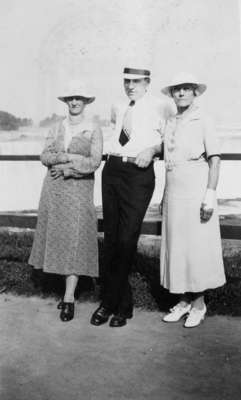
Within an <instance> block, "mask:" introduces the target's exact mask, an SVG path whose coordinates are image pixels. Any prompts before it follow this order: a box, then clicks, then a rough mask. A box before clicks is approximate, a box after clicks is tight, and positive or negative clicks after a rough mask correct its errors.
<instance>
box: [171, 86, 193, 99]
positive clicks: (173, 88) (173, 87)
mask: <svg viewBox="0 0 241 400" xmlns="http://www.w3.org/2000/svg"><path fill="white" fill-rule="evenodd" d="M186 85H188V86H190V87H191V88H192V91H193V94H194V96H197V92H196V91H197V88H198V85H196V84H195V83H182V84H180V85H176V86H171V87H170V89H169V90H170V94H171V96H172V97H173V92H174V90H175V88H178V87H180V88H181V87H183V86H186Z"/></svg>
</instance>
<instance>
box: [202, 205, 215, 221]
mask: <svg viewBox="0 0 241 400" xmlns="http://www.w3.org/2000/svg"><path fill="white" fill-rule="evenodd" d="M212 215H213V208H206V204H204V203H202V204H201V208H200V220H201V222H208V221H209V220H210V218H211V216H212Z"/></svg>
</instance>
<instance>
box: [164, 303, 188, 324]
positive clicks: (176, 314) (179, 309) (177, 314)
mask: <svg viewBox="0 0 241 400" xmlns="http://www.w3.org/2000/svg"><path fill="white" fill-rule="evenodd" d="M190 310H191V304H187V305H186V306H184V307H183V306H181V305H180V304H179V303H178V304H177V305H176V306H175V307H173V308H171V309H170V313H169V314H166V315H165V316H164V317H163V318H162V320H163V321H164V322H177V321H179V320H180V319H181V318H182V317H183V316H184V315H185V314H188V313H189V311H190Z"/></svg>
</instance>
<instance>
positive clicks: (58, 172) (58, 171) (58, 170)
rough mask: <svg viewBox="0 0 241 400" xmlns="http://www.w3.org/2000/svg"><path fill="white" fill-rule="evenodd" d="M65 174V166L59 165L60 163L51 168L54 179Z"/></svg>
mask: <svg viewBox="0 0 241 400" xmlns="http://www.w3.org/2000/svg"><path fill="white" fill-rule="evenodd" d="M63 174H64V171H63V168H62V167H60V166H58V165H54V166H53V167H51V169H50V175H51V177H52V178H53V179H57V178H59V177H60V176H61V175H63Z"/></svg>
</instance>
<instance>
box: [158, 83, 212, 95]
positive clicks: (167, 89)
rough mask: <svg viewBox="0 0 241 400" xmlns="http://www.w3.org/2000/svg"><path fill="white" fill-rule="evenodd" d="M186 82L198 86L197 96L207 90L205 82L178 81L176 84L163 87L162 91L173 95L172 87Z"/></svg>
mask: <svg viewBox="0 0 241 400" xmlns="http://www.w3.org/2000/svg"><path fill="white" fill-rule="evenodd" d="M185 84H191V85H195V86H197V89H196V95H197V96H201V94H203V93H204V92H205V90H206V89H207V85H205V84H204V83H196V82H181V83H178V84H176V85H170V86H166V87H164V88H163V89H161V92H162V93H163V94H165V95H166V96H169V97H172V94H171V89H172V88H174V87H175V86H178V85H185Z"/></svg>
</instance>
